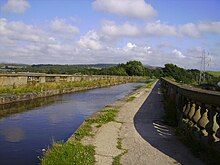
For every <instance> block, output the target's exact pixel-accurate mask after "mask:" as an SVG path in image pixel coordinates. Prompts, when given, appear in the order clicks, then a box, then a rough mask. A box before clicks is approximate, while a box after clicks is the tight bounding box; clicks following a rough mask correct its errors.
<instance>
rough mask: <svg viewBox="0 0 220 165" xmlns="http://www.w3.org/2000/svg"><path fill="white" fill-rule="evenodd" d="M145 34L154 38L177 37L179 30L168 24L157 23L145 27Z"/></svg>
mask: <svg viewBox="0 0 220 165" xmlns="http://www.w3.org/2000/svg"><path fill="white" fill-rule="evenodd" d="M144 33H146V34H147V35H153V36H177V35H178V33H177V30H176V27H175V26H172V25H168V24H166V23H161V22H160V21H156V22H153V23H148V24H147V25H146V26H145V29H144Z"/></svg>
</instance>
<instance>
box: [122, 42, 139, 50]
mask: <svg viewBox="0 0 220 165" xmlns="http://www.w3.org/2000/svg"><path fill="white" fill-rule="evenodd" d="M136 47H137V45H135V44H132V43H130V42H128V43H127V45H126V46H125V47H124V51H129V50H131V49H133V48H136Z"/></svg>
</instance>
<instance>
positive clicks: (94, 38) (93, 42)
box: [78, 31, 102, 50]
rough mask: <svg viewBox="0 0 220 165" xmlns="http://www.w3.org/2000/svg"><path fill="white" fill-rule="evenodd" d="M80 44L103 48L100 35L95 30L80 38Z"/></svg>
mask: <svg viewBox="0 0 220 165" xmlns="http://www.w3.org/2000/svg"><path fill="white" fill-rule="evenodd" d="M78 43H79V45H80V46H82V47H84V48H87V49H92V50H100V49H101V48H102V45H101V42H100V37H99V36H98V35H97V33H96V32H95V31H89V32H87V33H86V34H85V35H84V36H82V37H81V38H80V40H79V42H78Z"/></svg>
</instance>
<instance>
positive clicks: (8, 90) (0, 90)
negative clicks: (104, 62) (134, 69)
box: [0, 79, 135, 94]
mask: <svg viewBox="0 0 220 165" xmlns="http://www.w3.org/2000/svg"><path fill="white" fill-rule="evenodd" d="M126 81H127V82H128V81H135V80H126ZM115 83H121V80H117V79H116V80H113V79H108V80H107V79H106V80H94V81H86V80H82V81H78V82H48V83H43V84H39V83H37V84H29V85H25V86H1V87H0V94H24V93H41V92H43V91H47V90H56V89H59V90H62V89H71V88H75V87H96V86H97V87H102V86H106V85H111V84H115Z"/></svg>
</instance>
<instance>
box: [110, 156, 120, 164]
mask: <svg viewBox="0 0 220 165" xmlns="http://www.w3.org/2000/svg"><path fill="white" fill-rule="evenodd" d="M121 157H122V155H121V154H120V155H118V156H115V157H113V162H112V165H121V163H120V160H121Z"/></svg>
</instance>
